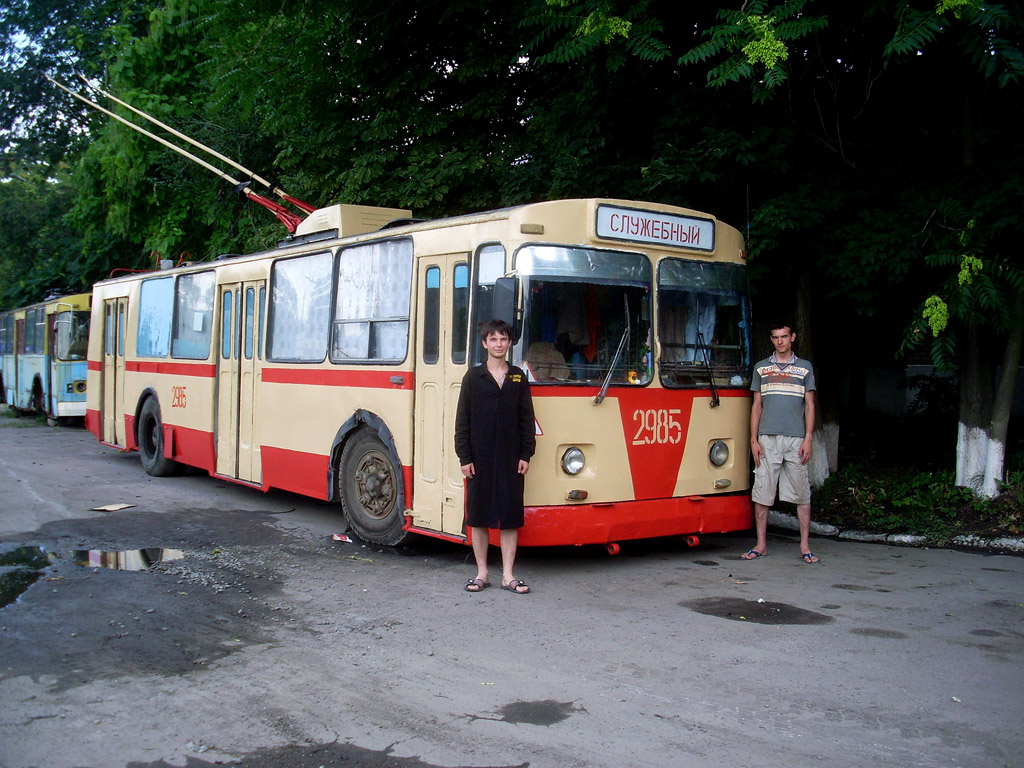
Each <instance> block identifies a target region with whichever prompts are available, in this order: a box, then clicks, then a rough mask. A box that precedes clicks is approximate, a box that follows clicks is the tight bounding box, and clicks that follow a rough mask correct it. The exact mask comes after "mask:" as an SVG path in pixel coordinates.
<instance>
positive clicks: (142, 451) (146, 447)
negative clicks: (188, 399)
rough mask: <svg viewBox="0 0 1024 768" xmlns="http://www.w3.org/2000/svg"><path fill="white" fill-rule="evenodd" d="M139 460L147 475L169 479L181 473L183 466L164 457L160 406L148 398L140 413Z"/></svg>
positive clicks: (151, 398) (152, 398)
mask: <svg viewBox="0 0 1024 768" xmlns="http://www.w3.org/2000/svg"><path fill="white" fill-rule="evenodd" d="M138 437H139V440H138V442H139V458H141V459H142V468H143V469H145V470H146V474H147V475H152V476H153V477H169V476H170V475H175V474H177V473H178V472H180V471H181V464H179V463H178V462H176V461H175V460H174V459H168V458H167V457H166V456H164V426H163V421H162V420H161V418H160V404H159V403H158V402H157V401H156V398H155V397H150V398H147V400H146V402H145V403H144V404H143V406H142V410H141V411H140V412H139V435H138Z"/></svg>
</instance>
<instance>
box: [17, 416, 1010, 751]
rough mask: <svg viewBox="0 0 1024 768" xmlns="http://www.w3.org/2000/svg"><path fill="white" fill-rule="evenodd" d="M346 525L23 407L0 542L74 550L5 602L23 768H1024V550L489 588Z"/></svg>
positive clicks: (838, 556)
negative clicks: (148, 470) (516, 590)
mask: <svg viewBox="0 0 1024 768" xmlns="http://www.w3.org/2000/svg"><path fill="white" fill-rule="evenodd" d="M108 504H130V505H132V506H131V507H128V508H125V509H121V510H118V511H106V512H102V511H91V509H92V508H93V507H99V506H102V505H108ZM340 529H341V519H340V514H339V513H338V512H337V510H336V509H334V508H333V507H332V506H331V505H328V504H324V503H320V502H316V501H311V500H307V499H303V498H301V497H297V496H293V495H289V494H281V493H271V494H267V495H264V494H261V493H260V492H258V491H254V490H251V489H247V488H242V487H238V486H234V485H231V484H229V483H225V482H223V481H219V480H216V479H213V478H210V477H207V476H202V475H198V474H191V475H186V476H183V477H175V478H163V479H156V478H150V477H148V476H147V475H145V474H144V473H143V471H142V469H141V466H140V464H139V462H138V458H137V457H136V456H133V455H124V454H119V453H118V452H116V451H114V450H112V449H109V448H105V447H103V446H100V445H99V444H98V443H96V442H95V440H94V439H93V437H92V436H91V435H89V434H88V433H86V432H84V431H83V430H80V429H70V428H49V427H46V426H43V425H41V424H39V423H37V422H35V421H32V420H26V419H19V418H14V417H11V416H8V415H0V553H4V552H6V553H8V554H10V553H11V552H13V551H14V550H16V549H18V548H21V547H30V548H41V550H42V551H44V552H45V554H46V556H47V557H48V558H49V559H51V560H52V562H51V563H50V564H48V565H47V566H46V567H45V568H43V569H42V570H41V571H40V576H41V577H40V578H39V580H38V581H36V582H35V583H34V584H32V585H31V586H29V587H28V588H27V589H26V590H25V591H24V592H23V593H22V594H21V595H20V597H19V598H18V599H17V601H15V602H13V603H11V604H9V605H7V606H6V607H3V608H0V766H3V768H29V767H30V766H31V767H35V768H44V767H45V768H110V767H113V768H119V767H120V766H133V767H134V768H154V767H156V766H183V765H187V766H189V768H200V767H201V766H206V765H213V764H221V765H230V766H249V767H250V768H270V767H271V766H273V767H277V766H281V767H282V768H283V767H284V766H288V767H289V768H305V766H310V767H311V768H316V767H317V766H333V765H345V766H402V767H403V768H416V767H419V766H480V767H482V766H489V767H490V766H527V765H529V766H534V767H536V768H546V767H548V766H557V767H559V768H561V767H564V766H569V767H571V766H707V765H712V764H723V765H730V766H783V765H784V766H792V765H800V766H806V765H814V764H821V765H825V764H827V765H829V766H832V767H840V766H897V765H898V766H985V767H986V768H988V767H990V766H1020V765H1024V758H1022V757H1021V755H1022V754H1024V731H1022V724H1024V663H1022V662H1024V621H1022V620H1024V589H1022V587H1024V578H1022V577H1024V558H1020V557H1012V556H987V555H983V554H977V553H967V552H957V551H947V550H922V549H906V548H896V547H888V546H882V545H876V544H858V543H851V542H839V541H834V540H829V539H815V540H814V541H813V544H814V548H815V551H816V553H817V554H818V555H820V556H821V557H822V563H821V564H820V565H813V566H811V565H805V564H803V563H801V562H800V561H799V560H798V557H797V556H798V554H799V552H798V548H797V544H796V541H795V540H794V539H792V538H788V537H786V536H783V535H777V536H773V537H772V538H771V540H770V541H769V549H768V556H767V557H765V558H762V559H760V560H758V561H754V562H749V563H748V562H742V561H740V560H739V559H737V558H738V555H739V554H740V553H741V552H743V551H745V550H746V549H747V548H748V547H749V545H750V542H751V539H750V536H749V535H730V536H708V537H704V538H703V539H702V542H701V545H700V546H699V547H697V548H694V549H691V548H688V547H687V546H686V545H685V543H684V542H682V541H678V540H667V541H657V542H643V543H634V544H626V545H624V546H623V551H622V553H621V554H620V555H618V556H616V557H611V556H609V555H608V554H607V553H606V552H605V551H604V550H603V549H599V548H577V549H557V550H526V551H523V552H522V553H521V556H520V561H519V567H518V568H517V575H518V576H519V577H520V578H523V579H525V580H526V581H528V582H529V583H530V584H531V586H532V587H533V588H534V592H533V593H532V594H530V595H527V596H517V595H513V594H510V593H509V592H505V591H502V590H500V589H497V588H492V589H488V590H485V591H484V592H482V593H480V594H476V595H473V594H469V593H466V592H464V591H463V590H462V585H463V584H464V583H465V580H466V579H467V578H469V577H470V576H472V575H473V568H472V566H471V565H470V561H471V557H470V553H469V551H468V549H466V548H464V547H461V546H458V545H454V544H448V543H444V542H436V541H431V540H422V539H421V540H417V541H416V542H415V543H414V544H413V545H412V546H410V547H407V548H404V549H402V550H385V551H381V550H378V549H373V548H367V547H362V546H360V545H359V544H345V543H338V542H334V541H332V540H331V538H330V534H331V533H334V532H336V531H339V530H340ZM144 548H162V549H164V550H168V551H166V552H165V553H164V554H166V555H167V557H168V558H169V559H168V560H166V561H164V562H161V563H158V564H156V565H154V566H153V567H152V568H150V569H149V570H142V571H127V570H114V569H111V568H105V567H100V566H99V565H97V564H96V563H97V562H98V556H97V555H95V554H94V555H93V561H94V564H93V565H92V566H89V565H81V564H79V561H82V562H85V561H87V560H88V555H85V554H81V553H82V552H83V551H86V550H94V551H95V550H102V551H105V552H123V551H128V550H140V549H144ZM174 550H178V551H177V552H175V551H174ZM19 551H20V552H22V553H24V552H29V553H32V552H36V553H38V552H39V551H40V550H39V549H28V550H19ZM76 553H78V554H76ZM154 554H155V553H154V552H150V553H149V555H150V556H152V555H154ZM111 557H113V556H108V559H111ZM170 558H178V559H170ZM121 559H122V560H125V559H128V560H129V561H131V560H132V558H130V557H128V558H126V557H125V556H122V557H121ZM5 570H6V572H7V573H11V571H10V569H9V568H7V569H0V571H5ZM762 601H763V602H762Z"/></svg>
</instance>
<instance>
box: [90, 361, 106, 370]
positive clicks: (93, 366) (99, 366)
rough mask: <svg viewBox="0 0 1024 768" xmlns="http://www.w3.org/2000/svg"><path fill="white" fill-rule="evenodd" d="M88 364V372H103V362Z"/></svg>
mask: <svg viewBox="0 0 1024 768" xmlns="http://www.w3.org/2000/svg"><path fill="white" fill-rule="evenodd" d="M87 362H88V366H87V368H88V370H90V371H102V370H103V361H102V360H89V361H87Z"/></svg>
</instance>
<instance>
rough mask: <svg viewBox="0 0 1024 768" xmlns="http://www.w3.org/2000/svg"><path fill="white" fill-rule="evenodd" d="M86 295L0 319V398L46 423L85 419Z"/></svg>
mask: <svg viewBox="0 0 1024 768" xmlns="http://www.w3.org/2000/svg"><path fill="white" fill-rule="evenodd" d="M91 299H92V295H91V294H88V293H80V294H75V295H73V296H61V297H56V298H52V299H48V300H47V301H43V302H39V303H38V304H32V305H30V306H27V307H21V308H19V309H12V310H10V311H7V312H3V313H0V393H2V395H3V401H4V402H5V403H7V404H8V405H9V406H10V407H12V408H15V409H17V410H21V411H32V412H37V413H41V414H45V415H46V416H47V417H48V418H50V419H68V418H76V417H77V418H82V417H84V416H85V388H86V378H87V377H86V354H87V352H88V343H89V320H90V312H89V310H90V302H91Z"/></svg>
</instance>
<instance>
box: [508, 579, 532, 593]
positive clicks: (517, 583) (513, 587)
mask: <svg viewBox="0 0 1024 768" xmlns="http://www.w3.org/2000/svg"><path fill="white" fill-rule="evenodd" d="M520 587H525V589H520ZM501 588H502V589H507V590H508V591H509V592H511V593H512V594H513V595H528V594H529V593H530V587H529V586H528V585H527V583H526V582H525V581H522V580H520V579H513V580H512V581H510V582H509V583H508V584H502V585H501Z"/></svg>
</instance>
